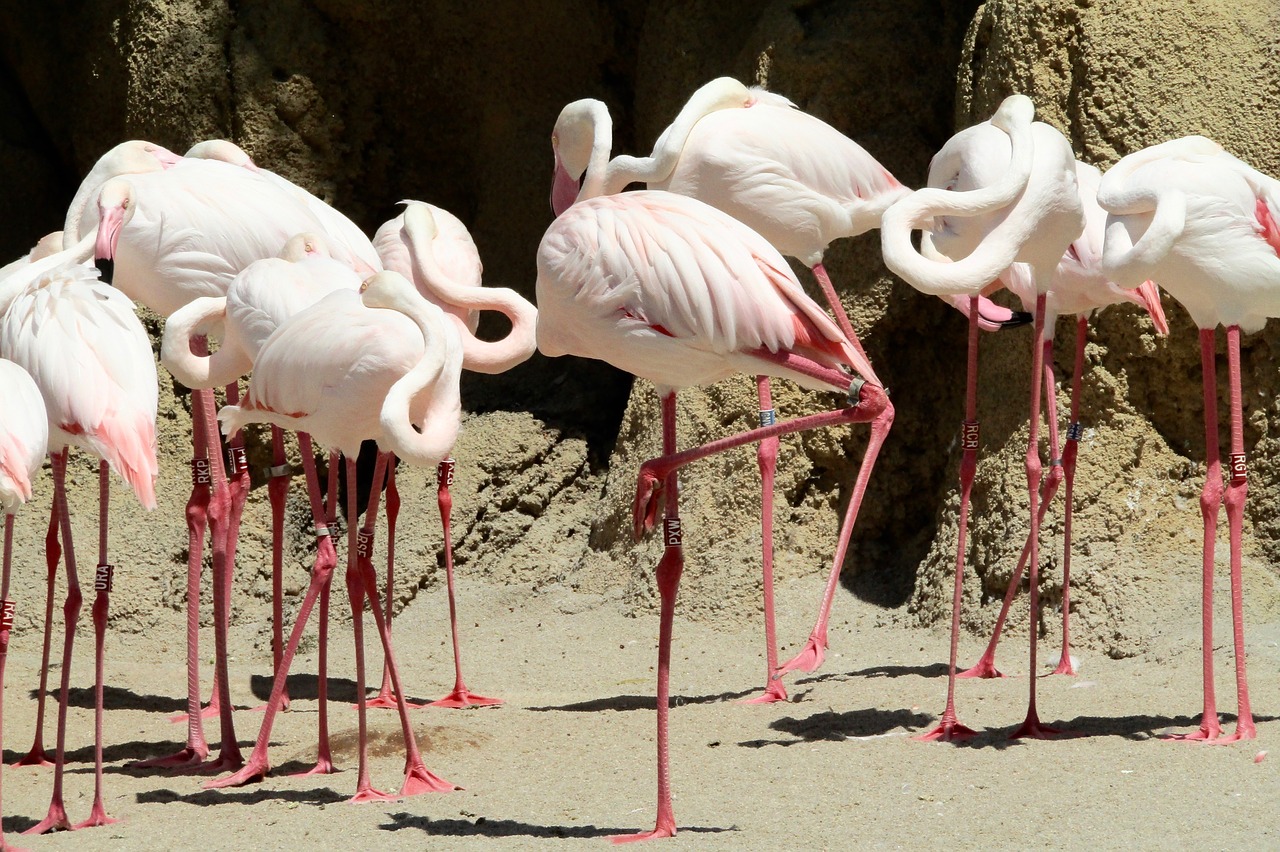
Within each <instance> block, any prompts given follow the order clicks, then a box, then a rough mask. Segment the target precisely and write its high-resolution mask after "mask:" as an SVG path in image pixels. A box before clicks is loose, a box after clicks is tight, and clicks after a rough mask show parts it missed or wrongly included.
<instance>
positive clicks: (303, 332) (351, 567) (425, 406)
mask: <svg viewBox="0 0 1280 852" xmlns="http://www.w3.org/2000/svg"><path fill="white" fill-rule="evenodd" d="M361 291H362V292H361V294H356V293H353V292H350V291H347V290H337V291H334V292H333V293H330V294H329V295H328V296H326V297H325V298H323V299H321V300H320V301H319V302H317V303H316V304H314V305H312V306H311V307H309V308H307V309H305V310H303V311H300V312H299V313H297V314H295V315H293V316H292V317H291V318H289V319H288V320H287V321H286V322H284V323H283V324H282V325H281V326H280V327H279V328H277V329H276V331H275V332H273V333H272V335H271V336H270V337H269V338H268V339H267V341H266V342H265V343H264V344H263V345H262V348H261V349H260V350H259V352H258V357H257V361H256V362H255V364H254V372H253V378H252V379H251V381H250V383H249V392H248V395H247V396H246V397H245V400H244V403H243V404H241V405H228V406H226V407H225V408H223V409H222V411H220V412H219V415H218V416H219V419H220V420H221V421H222V424H223V430H224V431H225V432H226V433H227V434H231V433H232V432H234V431H235V430H237V429H239V428H241V427H243V426H244V425H245V424H247V423H273V424H275V425H277V426H281V427H283V428H287V429H291V430H293V431H295V432H299V433H304V432H305V433H307V434H309V435H312V436H314V437H315V439H316V440H317V441H319V442H320V443H321V444H322V445H324V446H329V447H334V448H337V449H339V450H341V451H342V452H343V454H344V455H346V456H347V473H348V476H349V479H348V482H355V458H356V456H357V455H358V454H359V451H360V444H361V442H363V441H364V440H366V439H369V438H374V439H376V440H377V441H378V442H379V446H380V448H381V449H382V450H383V452H382V453H380V454H379V457H378V466H377V469H376V470H375V473H374V482H373V489H372V492H371V496H370V500H369V507H368V509H367V510H366V512H365V522H364V526H363V528H362V529H361V530H360V532H359V537H358V539H357V534H356V522H355V519H356V517H357V509H356V505H355V503H356V494H355V489H354V488H350V489H348V493H347V500H348V518H349V519H350V521H349V525H348V553H347V592H348V595H349V596H350V598H351V608H352V621H353V625H354V631H355V641H356V694H357V701H358V704H357V708H358V712H359V741H360V769H359V778H358V781H357V786H356V794H355V797H354V798H353V801H356V802H366V801H378V800H386V799H390V798H396V796H393V795H388V794H386V793H382V792H379V791H378V790H375V789H374V788H373V786H372V783H371V781H370V778H369V768H368V764H367V759H366V756H367V736H366V726H365V671H364V644H363V612H364V600H365V596H366V595H367V596H368V599H369V602H370V604H371V609H372V610H373V616H374V622H375V623H376V625H377V628H378V633H379V637H380V638H381V640H382V646H383V652H384V654H385V655H386V658H387V660H388V661H389V665H390V668H391V681H392V687H393V690H394V693H395V695H396V697H397V699H398V703H399V710H400V721H401V727H402V729H403V733H404V739H405V747H406V750H407V754H406V774H405V780H404V784H403V786H402V787H401V789H400V793H399V796H409V795H415V794H418V793H427V792H444V791H448V790H452V789H455V787H454V785H452V784H450V783H449V782H447V781H444V780H443V779H441V778H438V777H437V776H435V775H433V774H432V773H431V772H430V771H429V770H428V769H427V768H426V766H425V765H424V764H423V762H422V756H421V754H420V753H419V751H418V746H417V742H416V740H415V739H414V737H413V732H412V730H411V727H410V724H409V716H408V708H407V706H406V704H405V702H404V691H403V689H401V686H400V676H399V673H398V670H397V668H396V664H395V656H394V653H393V651H392V646H391V637H390V634H389V633H388V631H387V625H386V621H385V619H384V618H383V617H382V611H381V609H379V607H378V601H377V580H376V577H375V576H374V572H373V566H372V563H371V562H370V559H369V555H370V553H371V550H372V539H373V533H374V524H375V520H376V518H377V511H378V509H377V501H378V495H379V493H380V491H381V484H382V483H381V480H382V477H383V474H384V472H385V469H386V461H387V458H388V453H390V452H394V453H396V454H397V455H399V456H400V457H401V458H402V459H404V460H405V461H407V462H409V463H410V464H437V463H439V461H440V460H441V459H443V458H444V457H445V456H446V455H447V454H448V452H449V450H450V449H451V448H452V446H453V442H454V440H455V439H456V437H457V432H458V426H459V422H460V419H461V403H460V400H459V397H458V378H459V374H460V371H461V367H462V352H461V343H460V341H459V340H458V337H457V335H456V334H455V333H454V332H453V331H452V330H451V329H450V328H449V327H448V325H447V323H446V322H445V320H444V315H443V313H442V312H441V311H440V309H439V308H437V307H436V306H434V305H432V304H430V303H429V302H427V301H426V300H425V299H422V298H421V297H420V296H418V295H417V294H416V293H414V291H413V287H412V285H411V284H409V282H408V281H407V280H405V278H404V277H403V276H401V275H399V274H398V273H395V272H383V273H379V274H378V275H375V276H373V277H372V278H370V279H368V280H367V281H366V282H365V283H364V284H363V285H361ZM411 424H412V425H411ZM419 430H420V431H419ZM312 486H313V487H312V489H311V490H312V504H313V507H314V506H316V505H318V503H319V494H318V493H317V489H316V488H315V486H314V482H313V483H312ZM324 582H327V578H326V577H322V576H320V575H318V574H315V573H313V574H312V577H311V585H310V586H309V587H308V589H307V594H306V596H305V598H304V599H303V602H302V606H301V607H300V608H299V611H298V620H297V623H296V624H295V626H294V630H293V633H292V635H291V636H290V638H289V644H288V646H287V647H286V648H285V654H284V659H283V661H282V665H281V667H280V669H279V670H277V672H276V680H275V684H274V686H273V688H272V693H271V699H270V702H269V704H268V707H267V710H266V716H265V718H264V719H263V731H264V732H265V731H267V730H269V727H268V726H269V723H270V720H271V718H272V716H273V715H274V713H275V709H276V708H277V707H278V706H279V703H280V700H281V698H282V696H283V692H284V682H285V677H286V675H287V672H288V666H289V663H290V661H291V660H292V657H293V653H294V651H295V650H296V648H297V643H298V639H299V638H300V636H301V628H302V627H303V625H305V622H306V619H307V617H308V615H309V614H310V610H311V606H312V605H313V604H314V601H315V599H316V596H317V594H318V592H319V590H320V587H321V585H322V584H323V583H324ZM264 739H265V737H264V734H263V733H261V732H260V734H259V740H258V744H257V745H255V747H254V751H253V753H252V754H251V756H250V759H249V762H248V763H246V764H245V766H244V768H243V769H241V770H240V771H239V772H236V773H234V774H233V775H231V776H228V777H226V778H220V779H217V780H215V781H211V782H209V783H208V784H207V785H206V786H207V787H227V786H234V785H239V784H245V783H248V782H250V781H253V780H258V779H261V778H262V777H264V776H265V775H266V773H267V772H268V771H269V769H270V764H269V763H268V762H267V758H266V744H265V742H264Z"/></svg>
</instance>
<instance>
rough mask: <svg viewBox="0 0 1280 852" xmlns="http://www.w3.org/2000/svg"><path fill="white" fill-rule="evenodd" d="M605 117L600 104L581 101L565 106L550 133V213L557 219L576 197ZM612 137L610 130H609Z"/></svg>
mask: <svg viewBox="0 0 1280 852" xmlns="http://www.w3.org/2000/svg"><path fill="white" fill-rule="evenodd" d="M602 113H603V115H606V116H607V115H608V110H607V108H606V107H605V105H604V104H603V103H601V102H600V101H598V100H595V99H594V98H583V99H582V100H578V101H574V102H573V103H571V104H568V105H566V106H565V108H564V109H562V110H561V111H560V117H559V118H557V119H556V125H555V128H554V129H553V130H552V131H551V150H552V152H553V153H554V154H555V158H556V162H555V175H554V178H553V181H552V184H551V209H552V210H553V211H555V214H556V215H557V216H559V215H560V214H561V213H563V212H564V211H565V210H567V209H569V206H570V205H571V204H573V202H574V201H575V200H576V199H577V197H578V191H579V182H580V181H581V180H582V177H583V175H584V174H585V173H586V171H587V165H588V164H589V163H590V162H591V153H592V150H593V149H594V147H595V140H596V135H597V132H598V130H599V127H598V124H599V122H600V116H601V114H602ZM608 130H609V132H610V134H612V128H608Z"/></svg>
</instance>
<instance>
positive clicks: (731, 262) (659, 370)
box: [537, 100, 892, 842]
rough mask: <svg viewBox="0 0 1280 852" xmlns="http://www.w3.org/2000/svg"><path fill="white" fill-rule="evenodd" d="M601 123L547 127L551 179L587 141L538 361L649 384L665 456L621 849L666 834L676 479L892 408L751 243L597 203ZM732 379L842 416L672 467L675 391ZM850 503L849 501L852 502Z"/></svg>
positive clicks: (669, 207)
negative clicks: (642, 788)
mask: <svg viewBox="0 0 1280 852" xmlns="http://www.w3.org/2000/svg"><path fill="white" fill-rule="evenodd" d="M608 120H609V119H608V112H607V110H605V109H604V105H603V104H601V103H600V102H598V101H591V100H586V101H576V102H574V103H572V104H569V105H568V106H566V107H565V108H564V110H563V111H562V112H561V114H560V118H559V119H558V120H557V122H556V131H555V133H554V134H553V136H552V146H553V148H554V149H555V153H556V158H557V164H558V165H557V173H558V174H559V173H560V171H561V169H562V168H563V160H564V156H563V153H562V151H561V150H560V145H561V142H562V139H563V138H564V137H563V136H562V131H563V130H564V129H565V128H566V127H570V126H572V125H573V124H575V123H579V122H584V121H588V122H593V123H594V124H595V126H596V128H597V129H596V131H595V132H594V139H595V144H593V146H592V148H591V151H590V155H589V157H588V158H587V163H586V166H585V169H584V172H583V182H582V187H581V190H580V191H579V193H578V195H577V198H576V200H575V201H574V203H573V204H571V205H570V206H568V207H567V208H566V209H564V210H563V212H561V213H559V215H558V217H557V219H556V220H555V221H554V222H553V223H552V224H551V226H550V228H548V230H547V232H546V234H545V235H544V236H543V239H542V243H541V245H540V246H539V249H538V280H537V300H538V348H539V350H540V351H542V353H543V354H545V355H549V356H553V357H554V356H558V355H579V356H585V357H591V358H596V359H599V360H604V361H607V362H609V363H610V364H612V365H613V366H615V367H618V368H619V369H623V370H626V371H628V372H630V373H632V374H633V375H636V376H638V377H640V378H644V379H648V380H649V381H651V382H653V383H654V385H655V386H656V387H657V390H658V394H659V396H660V397H661V399H662V410H663V428H662V432H663V452H664V456H663V457H662V458H661V459H657V460H651V461H650V462H646V464H645V465H644V466H643V467H642V469H641V476H640V484H639V485H638V488H637V499H636V509H635V526H636V532H637V534H639V533H642V532H643V531H644V530H645V529H647V528H649V527H651V526H652V523H653V520H654V518H655V515H656V512H657V507H658V503H659V498H661V497H665V504H666V510H665V518H664V524H663V526H664V544H665V545H666V546H665V550H664V554H663V557H662V560H661V562H660V563H659V565H658V567H657V581H658V590H659V593H660V596H661V612H660V621H659V639H658V686H657V708H658V709H657V729H658V734H657V736H658V809H657V819H656V822H655V827H654V829H653V831H650V832H642V833H639V834H634V835H627V836H623V837H617V838H614V840H615V842H624V841H629V840H642V839H648V838H652V837H669V836H672V835H674V834H675V831H676V825H675V817H674V811H673V809H672V803H671V790H670V778H669V747H668V719H667V716H668V709H669V707H668V703H669V702H668V696H669V685H670V662H671V633H672V622H673V616H674V607H675V599H676V593H677V591H678V588H679V582H680V575H681V573H682V571H683V564H684V563H683V550H682V536H683V532H682V529H681V526H680V519H679V514H678V506H677V502H678V494H677V481H676V474H675V469H676V468H677V467H679V466H681V465H682V464H686V463H688V462H689V461H692V460H694V459H695V458H700V457H702V456H704V455H707V454H710V453H711V452H716V451H719V450H720V449H725V448H728V447H729V446H741V445H742V444H744V443H748V442H751V441H756V440H761V439H767V438H771V437H774V436H776V435H778V434H782V433H783V432H784V431H794V430H797V429H800V428H812V427H816V426H818V425H825V424H828V423H837V422H858V421H862V422H865V421H868V420H869V421H872V422H873V426H872V428H873V429H877V428H884V429H887V428H888V424H889V422H891V420H892V408H891V406H890V405H889V403H888V398H887V397H886V396H885V395H884V392H883V390H882V389H881V388H880V387H879V385H878V380H877V379H876V377H875V373H874V371H873V370H872V369H871V365H870V363H868V362H867V360H866V358H865V356H864V355H863V354H862V353H861V352H860V351H859V350H858V349H857V348H856V347H855V346H854V345H853V344H852V343H851V342H850V341H849V339H848V338H846V337H845V336H844V335H843V334H842V333H841V330H840V328H839V327H838V326H837V325H836V324H835V323H834V322H833V321H832V320H831V319H830V318H829V317H828V316H827V314H826V313H825V312H824V311H823V310H822V309H821V308H820V307H818V305H816V304H815V303H814V302H813V301H812V300H810V299H809V298H808V297H807V296H806V295H805V294H804V291H803V289H802V288H801V286H800V283H799V281H798V280H797V279H796V277H795V275H794V274H793V273H792V272H791V270H790V268H789V267H788V266H787V264H786V261H785V260H783V258H782V256H781V255H780V254H779V253H778V252H777V250H776V249H774V248H773V247H772V246H771V245H769V243H768V242H767V241H766V240H765V239H764V238H763V237H761V236H760V235H759V234H756V233H755V232H754V231H752V230H751V229H750V228H748V227H746V226H745V225H743V224H742V223H740V222H738V221H737V220H735V219H733V218H732V217H730V216H728V215H727V214H725V213H722V212H720V211H719V210H716V209H715V208H713V207H711V206H709V205H707V204H704V203H703V202H700V201H698V200H696V199H692V198H687V197H684V196H681V195H676V194H674V193H670V192H661V191H650V190H645V191H640V192H631V193H622V194H613V195H610V194H605V192H606V183H607V173H606V170H607V160H608V156H609V145H608V144H607V141H606V140H607V139H608V131H609V126H608ZM564 186H565V184H564V182H563V179H562V176H561V178H558V179H557V183H556V188H555V189H554V190H553V196H552V198H553V206H554V207H559V206H560V205H562V204H563V202H564V200H565V195H564V190H563V187H564ZM843 368H851V369H853V370H855V371H856V372H857V373H858V374H859V376H860V377H857V378H855V377H853V376H851V375H850V374H849V373H846V372H844V370H843ZM737 372H746V373H748V374H751V375H771V376H783V377H787V378H791V379H793V380H795V381H798V382H800V383H801V384H802V385H804V386H806V387H809V388H814V389H819V390H828V391H829V390H833V389H834V390H837V391H840V392H842V393H847V394H848V396H849V402H850V405H849V406H848V407H845V408H842V409H839V410H837V411H835V412H829V413H827V414H824V415H817V416H815V417H811V418H801V419H800V420H799V421H792V422H791V423H787V424H776V425H774V426H773V427H769V428H764V429H759V430H753V431H751V432H747V433H745V434H743V435H739V436H735V437H733V438H728V439H722V440H721V441H717V442H713V443H712V444H710V445H707V446H706V447H703V448H699V449H697V450H694V451H688V452H687V453H685V454H681V455H680V456H676V455H674V454H675V393H676V389H677V388H680V387H689V386H692V385H701V384H708V383H711V382H714V381H717V380H719V379H722V378H725V377H727V376H729V375H732V374H733V373H737ZM659 482H662V483H663V484H662V485H661V486H659ZM861 496H862V495H861V492H860V491H855V493H854V496H853V498H852V499H853V502H854V503H855V504H856V503H858V502H860V500H861ZM854 512H856V508H855V509H854Z"/></svg>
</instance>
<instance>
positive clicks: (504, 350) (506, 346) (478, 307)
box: [404, 205, 538, 374]
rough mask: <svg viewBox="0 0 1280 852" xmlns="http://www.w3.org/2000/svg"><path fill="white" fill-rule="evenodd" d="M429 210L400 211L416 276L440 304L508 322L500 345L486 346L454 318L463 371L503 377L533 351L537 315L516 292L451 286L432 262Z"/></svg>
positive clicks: (496, 288) (444, 275) (488, 342)
mask: <svg viewBox="0 0 1280 852" xmlns="http://www.w3.org/2000/svg"><path fill="white" fill-rule="evenodd" d="M430 217H431V211H430V210H429V209H427V208H426V207H425V206H418V205H411V206H409V207H408V208H406V209H405V211H404V235H405V238H406V243H407V244H408V247H409V255H410V258H411V260H412V262H413V265H414V271H415V272H416V273H418V274H417V275H416V276H415V277H416V279H417V280H418V281H419V282H421V284H422V285H423V286H424V287H425V288H426V289H428V290H430V291H431V294H432V296H434V297H435V298H436V299H438V300H439V301H441V302H443V303H445V304H446V305H448V306H450V307H454V308H463V309H465V310H468V311H498V312H499V313H501V314H502V315H503V316H505V317H506V318H507V320H508V321H510V323H511V331H509V332H508V333H507V335H506V336H505V337H503V338H502V339H501V340H496V341H492V342H490V341H485V340H481V339H479V338H478V337H476V336H475V334H473V333H472V331H471V329H470V328H468V327H467V324H466V323H465V322H463V321H462V320H461V319H460V318H458V317H453V319H454V320H456V322H455V323H454V325H455V327H456V328H457V329H458V332H459V336H460V338H461V344H462V367H463V369H466V370H470V371H472V372H475V373H488V374H495V373H502V372H505V371H507V370H509V369H511V368H512V367H514V366H516V365H517V364H521V363H523V362H525V361H527V360H528V359H529V357H530V356H531V355H533V351H534V349H535V348H536V347H537V339H536V327H537V318H538V312H537V310H536V309H535V308H534V307H533V305H531V304H529V302H528V301H526V300H525V299H524V298H523V297H521V296H520V295H519V294H518V293H516V292H515V291H514V290H510V289H507V288H506V287H469V286H466V285H462V284H459V283H457V282H456V281H454V280H453V279H452V278H451V277H450V276H448V275H446V274H445V272H444V270H442V269H441V268H440V266H439V264H437V263H436V260H435V253H434V252H433V251H432V250H431V239H432V237H433V236H434V235H435V233H436V229H435V223H434V222H433V221H431V219H430Z"/></svg>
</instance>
